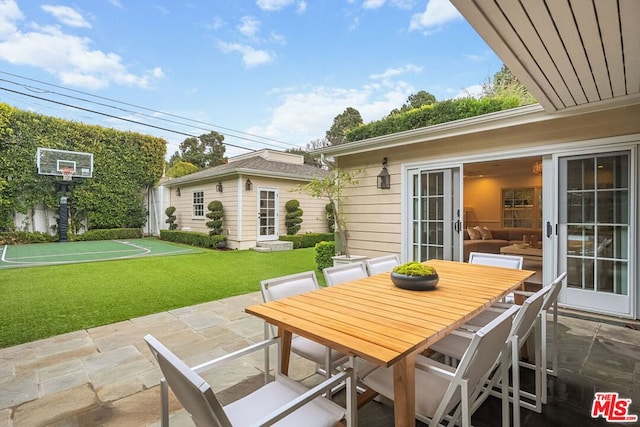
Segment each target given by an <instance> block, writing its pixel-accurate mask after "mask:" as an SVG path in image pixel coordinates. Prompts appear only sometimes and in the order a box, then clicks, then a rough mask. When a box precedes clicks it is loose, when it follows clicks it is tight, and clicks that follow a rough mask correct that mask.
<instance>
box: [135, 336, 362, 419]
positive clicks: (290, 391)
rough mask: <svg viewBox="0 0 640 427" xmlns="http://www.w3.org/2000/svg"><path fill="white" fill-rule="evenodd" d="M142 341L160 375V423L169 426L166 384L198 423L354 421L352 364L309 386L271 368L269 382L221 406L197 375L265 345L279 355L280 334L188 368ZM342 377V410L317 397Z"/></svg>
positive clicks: (148, 338)
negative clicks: (271, 347) (343, 395)
mask: <svg viewBox="0 0 640 427" xmlns="http://www.w3.org/2000/svg"><path fill="white" fill-rule="evenodd" d="M144 339H145V341H146V342H147V344H148V345H149V348H150V349H151V353H152V354H153V356H154V357H155V359H156V360H157V362H158V365H159V366H160V370H161V371H162V374H163V375H164V378H163V379H162V380H161V401H162V420H161V425H162V427H167V426H168V425H169V409H168V401H169V393H168V388H171V390H172V391H173V393H174V394H175V396H176V397H177V398H178V400H179V401H180V403H181V404H182V406H183V407H184V409H185V410H186V411H187V413H188V414H189V415H190V416H191V419H192V421H193V422H194V423H195V425H196V426H199V427H200V426H207V427H211V426H219V427H228V426H242V427H244V426H248V425H271V424H273V423H274V422H277V425H278V426H290V427H297V426H301V425H304V426H318V427H325V426H330V425H331V426H332V425H335V424H337V423H338V422H340V421H341V420H342V419H345V418H346V421H347V425H350V426H354V427H355V426H356V425H357V424H356V423H357V415H356V412H357V409H356V407H355V406H356V405H355V399H354V398H353V396H354V395H355V377H354V373H353V368H352V366H353V365H352V366H351V367H349V368H347V369H344V370H342V371H340V372H339V373H338V374H337V375H335V376H333V377H331V378H329V379H326V380H324V381H323V382H322V383H320V384H319V385H317V386H315V387H313V388H311V389H308V388H307V387H305V386H303V385H302V384H300V383H299V382H296V381H294V380H292V379H290V378H289V377H287V376H285V375H281V374H280V372H279V370H278V369H277V368H276V371H275V378H274V380H273V381H270V382H268V383H267V384H265V385H263V386H262V387H260V388H258V389H257V390H255V391H253V392H251V393H250V394H248V395H246V396H244V397H242V398H240V399H239V400H236V401H234V402H233V403H230V404H228V405H224V406H223V405H222V404H221V403H220V401H219V400H218V398H217V397H216V394H215V393H214V391H213V389H212V387H211V385H210V384H209V382H207V381H206V380H205V379H203V378H202V377H201V375H200V374H201V373H202V372H204V371H207V370H210V369H212V368H215V367H217V366H220V365H222V364H223V363H227V362H230V361H232V360H236V359H239V358H241V357H244V356H247V355H250V354H251V353H253V352H255V351H258V350H261V349H264V348H268V347H269V346H271V345H275V346H276V347H277V350H276V352H277V353H276V354H278V356H279V355H280V353H279V348H280V345H279V344H280V338H270V339H268V340H265V341H262V342H260V343H257V344H253V345H250V346H248V347H246V348H243V349H241V350H237V351H235V352H233V353H230V354H227V355H225V356H222V357H219V358H217V359H214V360H211V361H208V362H205V363H202V364H200V365H198V366H195V367H193V368H191V367H189V366H187V365H186V364H185V363H184V362H183V361H182V360H181V359H180V358H178V357H177V356H176V355H175V354H174V353H172V352H171V350H169V349H168V348H167V347H165V346H164V345H163V344H162V343H161V342H160V341H158V340H157V339H156V338H154V337H153V336H152V335H146V336H145V337H144ZM278 359H279V357H278ZM352 362H353V360H352ZM345 381H346V383H347V399H346V409H345V408H343V407H342V406H340V405H338V404H336V403H334V402H332V401H330V400H328V399H326V398H324V397H322V394H323V393H324V392H325V390H326V389H330V388H332V387H334V386H336V385H338V384H340V383H343V382H345Z"/></svg>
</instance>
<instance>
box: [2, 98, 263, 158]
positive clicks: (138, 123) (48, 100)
mask: <svg viewBox="0 0 640 427" xmlns="http://www.w3.org/2000/svg"><path fill="white" fill-rule="evenodd" d="M0 90H4V91H7V92H10V93H15V94H19V95H24V96H28V97H30V98H35V99H39V100H41V101H47V102H52V103H54V104H58V105H62V106H65V107H69V108H75V109H78V110H82V111H88V112H90V113H94V114H99V115H101V116H105V117H110V118H113V119H118V120H123V121H125V122H129V123H134V124H137V125H140V126H147V127H151V128H154V129H159V130H163V131H165V132H171V133H175V134H179V135H184V136H188V137H191V138H198V136H196V135H192V134H189V133H186V132H181V131H178V130H174V129H169V128H165V127H162V126H156V125H152V124H149V123H143V122H139V121H136V120H131V119H127V118H124V117H118V116H114V115H113V114H108V113H103V112H101V111H96V110H92V109H90V108H84V107H79V106H77V105H72V104H67V103H65V102H60V101H55V100H53V99H47V98H43V97H41V96H36V95H32V94H29V93H24V92H19V91H17V90H12V89H8V88H5V87H0ZM224 144H225V145H228V146H230V147H235V148H240V149H242V150H247V151H256V150H255V149H252V148H247V147H241V146H239V145H235V144H231V143H228V142H225V143H224Z"/></svg>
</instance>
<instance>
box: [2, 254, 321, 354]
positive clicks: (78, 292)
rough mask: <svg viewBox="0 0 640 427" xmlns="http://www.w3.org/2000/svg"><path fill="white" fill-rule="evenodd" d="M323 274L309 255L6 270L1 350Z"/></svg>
mask: <svg viewBox="0 0 640 427" xmlns="http://www.w3.org/2000/svg"><path fill="white" fill-rule="evenodd" d="M315 269H316V264H315V250H314V249H313V248H307V249H296V250H293V251H282V252H270V253H268V252H267V253H260V252H254V251H205V252H202V253H196V254H188V255H175V256H163V257H150V258H139V259H127V260H116V261H103V262H95V263H84V264H67V265H59V266H47V267H32V268H19V269H7V270H0V348H3V347H9V346H12V345H16V344H21V343H25V342H30V341H34V340H37V339H41V338H46V337H50V336H54V335H58V334H62V333H66V332H72V331H77V330H81V329H87V328H92V327H95V326H100V325H106V324H109V323H115V322H119V321H122V320H127V319H131V318H134V317H139V316H144V315H147V314H151V313H158V312H161V311H166V310H170V309H175V308H178V307H186V306H190V305H194V304H199V303H203V302H207V301H213V300H217V299H221V298H227V297H230V296H234V295H241V294H246V293H249V292H254V291H258V290H260V280H263V279H268V278H271V277H278V276H284V275H287V274H293V273H298V272H302V271H309V270H315ZM316 273H317V272H316ZM317 276H318V280H319V281H321V283H324V279H323V278H322V274H317Z"/></svg>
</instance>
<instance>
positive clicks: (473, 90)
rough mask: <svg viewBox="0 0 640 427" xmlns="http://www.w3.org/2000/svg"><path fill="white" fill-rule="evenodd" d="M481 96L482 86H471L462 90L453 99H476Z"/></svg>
mask: <svg viewBox="0 0 640 427" xmlns="http://www.w3.org/2000/svg"><path fill="white" fill-rule="evenodd" d="M481 94H482V85H471V86H467V87H465V88H462V89H461V90H460V91H459V92H458V93H457V94H456V95H455V96H454V97H453V98H454V99H456V98H467V97H472V98H477V97H479V96H480V95H481Z"/></svg>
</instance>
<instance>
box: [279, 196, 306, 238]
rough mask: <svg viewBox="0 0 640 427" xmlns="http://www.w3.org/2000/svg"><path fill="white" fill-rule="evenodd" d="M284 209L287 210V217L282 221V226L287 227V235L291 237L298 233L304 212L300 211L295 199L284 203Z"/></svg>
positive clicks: (298, 203)
mask: <svg viewBox="0 0 640 427" xmlns="http://www.w3.org/2000/svg"><path fill="white" fill-rule="evenodd" d="M284 208H285V209H286V210H287V215H286V217H285V220H284V224H285V225H286V226H287V234H288V235H289V236H293V235H294V234H296V233H297V232H298V231H300V224H302V214H303V213H304V211H303V210H302V209H300V202H299V201H297V200H296V199H292V200H289V201H288V202H287V203H285V205H284Z"/></svg>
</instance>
